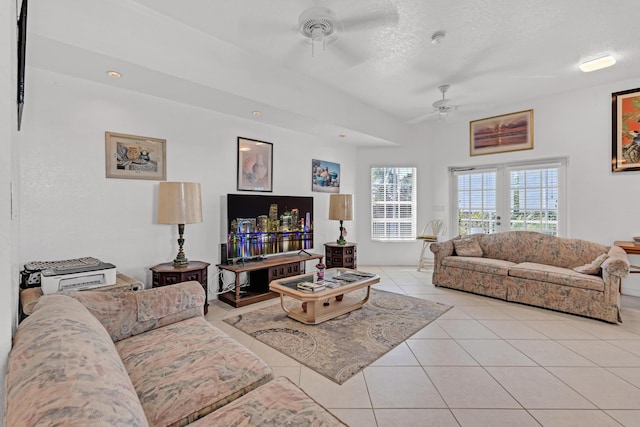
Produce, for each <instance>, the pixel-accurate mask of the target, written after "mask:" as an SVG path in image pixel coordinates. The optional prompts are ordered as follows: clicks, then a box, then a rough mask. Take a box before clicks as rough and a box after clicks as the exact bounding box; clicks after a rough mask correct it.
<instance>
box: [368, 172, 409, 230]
mask: <svg viewBox="0 0 640 427" xmlns="http://www.w3.org/2000/svg"><path fill="white" fill-rule="evenodd" d="M371 238H372V239H373V240H384V241H391V240H414V239H415V238H416V168H410V167H374V168H371Z"/></svg>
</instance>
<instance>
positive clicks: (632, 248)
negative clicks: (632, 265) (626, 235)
mask: <svg viewBox="0 0 640 427" xmlns="http://www.w3.org/2000/svg"><path fill="white" fill-rule="evenodd" d="M613 244H614V245H615V246H619V247H621V248H622V249H624V251H625V252H626V253H628V254H629V255H640V243H635V242H623V241H620V240H616V241H615V242H613Z"/></svg>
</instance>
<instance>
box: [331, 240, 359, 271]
mask: <svg viewBox="0 0 640 427" xmlns="http://www.w3.org/2000/svg"><path fill="white" fill-rule="evenodd" d="M324 252H325V255H324V263H325V264H326V265H327V268H336V267H343V268H352V269H354V270H355V269H357V268H358V261H357V260H358V245H357V244H356V243H353V242H347V243H345V244H344V245H339V244H337V243H334V242H328V243H325V244H324Z"/></svg>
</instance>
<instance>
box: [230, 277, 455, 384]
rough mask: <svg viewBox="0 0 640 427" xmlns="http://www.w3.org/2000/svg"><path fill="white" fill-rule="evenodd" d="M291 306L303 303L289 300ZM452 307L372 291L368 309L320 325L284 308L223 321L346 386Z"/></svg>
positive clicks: (366, 305)
mask: <svg viewBox="0 0 640 427" xmlns="http://www.w3.org/2000/svg"><path fill="white" fill-rule="evenodd" d="M287 304H291V305H294V304H300V302H298V301H294V300H288V301H287ZM450 308H451V306H448V305H445V304H440V303H436V302H432V301H427V300H424V299H420V298H414V297H409V296H406V295H400V294H395V293H392V292H385V291H380V290H376V289H372V290H371V297H370V299H369V301H368V302H367V303H366V304H365V305H364V307H362V308H361V309H359V310H355V311H352V312H351V313H347V314H343V315H342V316H339V317H336V318H335V319H332V320H328V321H326V322H323V323H320V324H319V325H305V324H303V323H300V322H298V321H296V320H293V319H291V318H289V317H287V315H286V314H285V313H284V311H283V310H282V307H280V304H275V305H272V306H268V307H265V308H261V309H258V310H254V311H250V312H248V313H245V314H241V315H238V316H233V317H229V318H226V319H224V321H225V322H227V323H228V324H230V325H232V326H235V327H236V328H238V329H240V330H241V331H243V332H245V333H247V334H249V335H251V336H252V337H254V338H256V339H257V340H259V341H261V342H263V343H265V344H267V345H268V346H270V347H273V348H275V349H276V350H278V351H280V352H282V353H284V354H286V355H287V356H289V357H291V358H293V359H295V360H297V361H298V362H300V363H302V364H303V365H305V366H307V367H309V368H311V369H313V370H314V371H316V372H318V373H319V374H321V375H323V376H325V377H327V378H329V379H330V380H332V381H334V382H336V383H338V384H342V383H344V382H345V381H347V380H348V379H349V378H351V377H352V376H354V375H355V374H357V373H358V372H360V371H361V370H362V369H364V368H366V367H367V366H369V365H370V364H371V363H373V362H375V361H376V360H377V359H379V358H380V357H381V356H383V355H384V354H386V353H387V352H388V351H389V350H391V349H392V348H394V347H395V346H397V345H398V344H400V343H402V342H403V341H404V340H406V339H407V338H409V337H410V336H411V335H413V334H415V333H416V332H418V331H419V330H420V329H422V328H424V327H425V326H426V325H428V324H429V323H431V322H432V321H433V320H435V319H437V318H438V317H439V316H441V315H442V314H444V313H445V312H446V311H447V310H449V309H450Z"/></svg>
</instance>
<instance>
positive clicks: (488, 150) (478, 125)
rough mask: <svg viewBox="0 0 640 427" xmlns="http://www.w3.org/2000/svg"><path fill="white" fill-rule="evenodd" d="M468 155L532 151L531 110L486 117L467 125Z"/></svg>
mask: <svg viewBox="0 0 640 427" xmlns="http://www.w3.org/2000/svg"><path fill="white" fill-rule="evenodd" d="M469 134H470V154H471V155H472V156H480V155H483V154H495V153H505V152H507V151H519V150H532V149H533V110H526V111H519V112H517V113H511V114H503V115H501V116H494V117H487V118H486V119H480V120H474V121H472V122H470V123H469Z"/></svg>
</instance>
